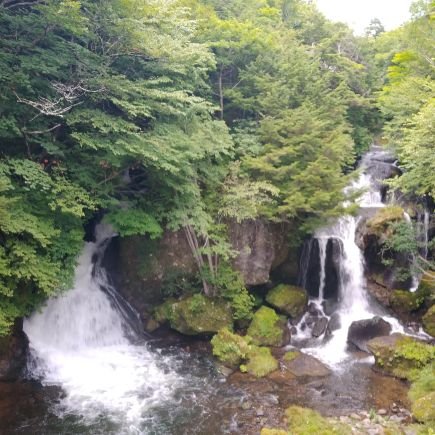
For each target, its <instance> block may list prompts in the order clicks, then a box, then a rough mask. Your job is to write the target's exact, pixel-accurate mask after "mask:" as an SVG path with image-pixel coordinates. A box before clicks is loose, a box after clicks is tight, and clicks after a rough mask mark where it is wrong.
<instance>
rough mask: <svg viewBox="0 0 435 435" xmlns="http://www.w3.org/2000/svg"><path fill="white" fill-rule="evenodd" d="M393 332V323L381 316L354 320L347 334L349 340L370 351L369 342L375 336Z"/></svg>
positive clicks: (363, 349)
mask: <svg viewBox="0 0 435 435" xmlns="http://www.w3.org/2000/svg"><path fill="white" fill-rule="evenodd" d="M390 332H391V325H390V324H389V323H388V322H386V321H385V320H384V319H382V318H381V317H378V316H375V317H373V318H372V319H365V320H357V321H355V322H352V324H351V325H350V327H349V331H348V334H347V341H348V343H351V344H352V345H354V346H355V347H356V348H357V349H359V350H362V351H364V352H369V350H368V348H367V342H368V341H369V340H371V339H372V338H375V337H384V336H387V335H389V334H390Z"/></svg>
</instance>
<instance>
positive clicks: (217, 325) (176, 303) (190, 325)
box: [154, 294, 233, 335]
mask: <svg viewBox="0 0 435 435" xmlns="http://www.w3.org/2000/svg"><path fill="white" fill-rule="evenodd" d="M154 318H155V320H156V321H157V322H159V323H165V322H168V323H169V324H170V326H171V328H172V329H175V330H176V331H178V332H181V333H182V334H186V335H201V334H202V335H209V334H215V333H216V332H218V331H219V330H221V329H222V328H226V327H227V328H232V324H233V320H232V312H231V307H230V305H229V304H228V302H226V301H224V300H223V299H218V298H208V297H206V296H203V295H201V294H196V295H193V296H189V297H187V298H184V299H181V300H175V299H169V300H167V301H166V302H165V303H163V304H162V305H159V306H158V307H157V308H156V309H155V312H154Z"/></svg>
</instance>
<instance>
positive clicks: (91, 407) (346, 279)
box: [0, 149, 408, 435]
mask: <svg viewBox="0 0 435 435" xmlns="http://www.w3.org/2000/svg"><path fill="white" fill-rule="evenodd" d="M380 156H382V151H380V150H379V149H374V150H372V152H371V153H369V154H368V155H367V156H366V157H365V159H364V160H363V171H362V174H361V177H360V178H359V180H358V181H357V182H356V183H355V185H354V187H363V188H367V189H368V190H367V192H365V194H364V195H363V196H362V198H361V201H360V205H361V208H364V207H366V208H367V207H368V208H376V207H382V206H383V203H382V198H381V193H380V186H379V183H378V180H376V178H375V177H373V172H370V170H369V168H370V167H373V165H374V162H377V163H376V164H378V166H379V165H380V166H382V161H381V160H380ZM358 219H359V217H358V216H356V217H342V218H341V219H339V220H338V221H336V222H335V223H331V224H330V225H327V226H325V228H323V229H320V230H318V232H317V233H316V234H315V236H314V239H313V240H317V243H318V254H317V255H319V256H320V260H319V264H320V270H319V271H318V273H317V275H318V282H317V284H316V291H317V294H316V295H314V296H313V295H312V297H311V302H312V304H313V305H314V308H315V309H316V310H318V311H320V314H321V315H324V316H327V317H328V320H330V319H331V317H332V316H333V315H334V314H335V315H336V316H337V320H338V326H337V327H336V328H335V330H334V331H332V334H330V335H329V336H328V337H327V336H320V337H317V338H314V339H313V338H312V336H311V329H310V328H309V327H308V326H307V319H306V318H304V319H303V320H302V321H301V322H300V323H299V324H298V325H290V327H292V328H293V329H294V330H293V332H292V334H293V341H292V345H293V346H297V347H300V348H302V349H303V350H305V351H306V352H309V353H312V354H314V355H316V356H317V357H318V358H319V359H321V360H323V361H324V362H326V363H327V364H328V365H329V366H330V367H331V368H333V372H332V374H331V375H330V376H327V377H325V378H288V379H285V378H283V379H270V378H262V379H253V378H251V377H249V376H247V375H244V374H241V373H233V374H232V375H230V376H228V377H225V376H223V375H222V374H220V373H219V371H218V369H217V368H216V365H215V363H214V361H213V360H212V358H211V352H210V348H209V343H208V342H205V341H200V340H196V341H195V340H191V339H187V338H183V337H181V336H178V335H176V334H174V333H170V332H168V333H167V334H168V335H167V336H164V337H163V338H162V337H160V338H159V337H157V338H153V339H149V338H148V339H145V337H143V336H142V334H141V332H140V326H138V324H137V319H136V318H135V315H134V311H133V310H132V309H131V308H130V307H129V306H128V304H126V303H125V301H123V300H121V299H120V298H119V297H118V296H117V295H116V292H115V290H114V289H113V288H112V287H111V285H110V283H109V280H108V278H107V276H106V272H105V270H104V268H103V267H102V266H101V259H102V254H103V253H104V249H105V247H106V245H107V241H108V240H109V239H110V237H111V232H110V229H109V230H108V229H107V228H105V227H102V226H100V227H99V228H98V231H97V234H96V241H95V242H88V243H87V244H86V246H85V248H84V251H83V254H82V256H81V257H80V260H79V264H78V267H77V270H76V276H75V282H74V287H73V289H72V290H70V291H68V292H66V293H64V294H62V295H60V296H58V297H56V298H52V299H50V300H49V301H48V303H47V304H46V306H44V307H43V308H42V309H41V311H39V312H36V313H34V314H33V315H32V316H31V317H29V318H28V319H26V321H25V323H24V330H25V332H26V334H27V336H28V337H29V341H30V355H29V363H28V367H27V381H22V382H17V383H12V384H0V433H2V434H3V433H4V434H9V433H18V434H20V433H21V434H29V433H32V434H41V435H42V434H44V435H45V434H70V433H80V434H92V435H94V434H156V435H163V434H173V435H182V434H204V435H205V434H216V435H217V434H231V433H240V434H258V433H259V430H260V429H261V427H264V426H269V427H273V426H275V427H279V426H280V424H281V422H282V415H283V412H284V410H285V408H286V407H287V406H289V405H291V404H298V405H301V406H307V407H310V408H314V409H316V410H318V411H320V412H322V413H323V414H325V415H330V416H341V415H349V414H350V413H354V412H360V411H369V410H370V409H379V408H386V409H389V408H390V407H391V406H393V404H397V405H398V406H400V407H406V406H407V405H408V403H407V399H406V392H407V387H406V385H405V384H404V383H402V382H400V381H398V380H395V379H393V378H386V377H383V376H381V375H379V374H377V373H375V372H374V371H372V369H371V366H372V363H373V361H372V358H371V357H368V356H367V354H364V353H361V352H351V351H350V350H349V349H348V348H347V344H346V336H347V329H348V327H349V325H350V323H351V322H352V321H353V320H358V319H364V318H370V317H372V316H373V315H375V314H384V313H382V312H381V311H380V308H379V307H377V306H376V304H374V303H373V302H372V301H370V299H369V298H368V296H367V294H366V289H365V278H364V264H363V258H362V253H361V251H360V250H359V248H358V247H357V245H356V244H355V233H356V227H357V224H358ZM330 240H335V241H338V242H337V247H338V248H337V249H338V251H337V252H338V254H337V256H336V257H337V258H338V260H337V261H338V262H339V268H338V272H337V276H336V277H335V281H336V282H335V286H336V287H337V289H336V291H335V300H334V304H335V305H334V307H335V308H334V309H333V310H332V311H330V312H327V309H326V305H327V304H325V302H327V300H328V292H330V291H331V289H330V285H329V284H328V280H329V279H330V277H329V276H327V273H326V266H325V264H326V257H327V252H328V249H329V248H328V243H329V241H330ZM310 243H312V242H310ZM307 246H308V248H307V249H305V250H304V252H305V254H303V255H302V262H301V264H302V267H301V269H302V275H304V273H305V276H301V285H304V286H305V287H307V288H308V287H309V286H308V282H307V276H306V275H307V274H309V272H308V268H309V263H310V259H309V258H308V259H306V258H305V259H304V255H305V256H307V255H308V257H309V255H310V250H311V245H307ZM304 268H305V270H304ZM328 286H329V287H328ZM316 315H318V313H317V314H316ZM387 320H388V321H389V322H390V323H392V325H393V329H396V330H403V329H402V327H401V325H400V324H399V322H398V321H397V320H395V319H393V318H391V317H388V319H387ZM304 322H305V323H304ZM169 338H172V340H169Z"/></svg>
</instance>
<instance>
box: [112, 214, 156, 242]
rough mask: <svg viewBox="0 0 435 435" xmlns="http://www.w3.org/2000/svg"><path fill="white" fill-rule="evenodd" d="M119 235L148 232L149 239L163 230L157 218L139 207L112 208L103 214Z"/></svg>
mask: <svg viewBox="0 0 435 435" xmlns="http://www.w3.org/2000/svg"><path fill="white" fill-rule="evenodd" d="M105 220H106V221H107V222H109V223H111V224H112V225H113V227H114V228H115V230H116V231H117V232H118V233H119V235H120V236H121V237H126V236H131V235H136V234H142V235H145V234H148V235H149V236H150V237H151V239H155V238H158V237H160V236H161V235H162V233H163V230H162V227H161V226H160V225H159V223H158V222H157V220H156V219H155V218H154V217H153V216H151V215H150V214H148V213H146V212H145V211H143V210H140V209H126V210H123V209H119V210H114V211H112V212H111V213H109V214H108V215H106V216H105Z"/></svg>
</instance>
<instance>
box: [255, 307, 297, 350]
mask: <svg viewBox="0 0 435 435" xmlns="http://www.w3.org/2000/svg"><path fill="white" fill-rule="evenodd" d="M247 333H248V335H249V336H250V337H252V341H253V343H254V344H257V345H260V346H261V345H263V346H283V345H285V344H287V341H288V339H289V331H288V328H287V322H286V319H285V318H284V317H281V316H278V314H277V313H276V312H275V310H273V309H272V308H269V307H265V306H262V307H260V309H259V310H258V311H256V313H255V314H254V317H253V319H252V322H251V324H250V325H249V328H248V332H247Z"/></svg>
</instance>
